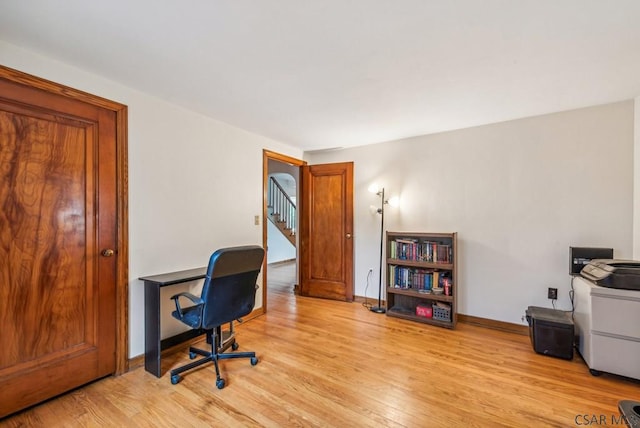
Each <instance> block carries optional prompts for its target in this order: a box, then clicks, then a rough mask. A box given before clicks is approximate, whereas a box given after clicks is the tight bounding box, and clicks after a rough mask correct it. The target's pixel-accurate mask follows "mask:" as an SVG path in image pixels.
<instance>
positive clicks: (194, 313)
mask: <svg viewBox="0 0 640 428" xmlns="http://www.w3.org/2000/svg"><path fill="white" fill-rule="evenodd" d="M201 308H202V307H201V306H190V307H188V308H184V309H183V310H182V316H180V314H179V313H178V311H173V312H171V315H172V316H173V317H174V318H175V319H177V320H178V321H182V322H183V323H185V324H186V325H188V326H189V327H191V328H200V325H201V323H202V316H201V315H202V310H201Z"/></svg>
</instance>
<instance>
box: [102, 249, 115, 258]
mask: <svg viewBox="0 0 640 428" xmlns="http://www.w3.org/2000/svg"><path fill="white" fill-rule="evenodd" d="M101 254H102V255H103V256H104V257H111V256H113V250H112V249H111V248H107V249H105V250H102V253H101Z"/></svg>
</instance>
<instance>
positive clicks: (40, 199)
mask: <svg viewBox="0 0 640 428" xmlns="http://www.w3.org/2000/svg"><path fill="white" fill-rule="evenodd" d="M0 77H2V76H0ZM14 77H15V76H14ZM18 80H19V79H18ZM116 122H117V121H116V113H114V111H113V109H109V108H103V107H100V106H97V105H94V104H91V103H87V102H84V101H82V100H78V99H72V98H69V97H68V96H66V95H64V94H60V93H52V92H48V91H44V90H42V89H41V88H35V87H32V86H29V85H25V84H21V83H18V82H16V81H10V80H5V79H2V78H0V337H1V338H2V340H1V342H2V345H1V349H0V417H2V416H5V415H7V414H10V413H13V412H15V411H17V410H20V409H22V408H25V407H27V406H30V405H32V404H35V403H38V402H40V401H43V400H45V399H47V398H50V397H53V396H55V395H58V394H60V393H63V392H65V391H68V390H70V389H72V388H75V387H77V386H80V385H83V384H85V383H87V382H90V381H92V380H95V379H98V378H101V377H104V376H107V375H110V374H113V373H115V372H116V366H117V361H116V340H117V335H116V331H117V328H118V326H117V316H116V315H117V314H118V312H119V310H120V309H119V308H117V303H118V304H119V302H118V289H117V286H116V282H117V278H118V275H119V274H118V273H117V269H116V260H117V259H118V257H117V256H116V252H117V251H118V244H119V236H120V235H119V232H118V218H119V215H118V212H119V211H118V209H119V207H118V202H117V201H118V192H117V190H116V188H117V186H116V181H117V171H116V165H117V162H116V159H117V156H118V154H117V145H116V134H117V129H116Z"/></svg>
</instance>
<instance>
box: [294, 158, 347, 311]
mask: <svg viewBox="0 0 640 428" xmlns="http://www.w3.org/2000/svg"><path fill="white" fill-rule="evenodd" d="M300 176H301V182H302V183H301V184H302V204H301V211H300V265H301V266H300V294H301V295H303V296H311V297H321V298H326V299H334V300H344V301H349V302H350V301H352V300H353V162H344V163H333V164H323V165H310V166H302V168H301V174H300Z"/></svg>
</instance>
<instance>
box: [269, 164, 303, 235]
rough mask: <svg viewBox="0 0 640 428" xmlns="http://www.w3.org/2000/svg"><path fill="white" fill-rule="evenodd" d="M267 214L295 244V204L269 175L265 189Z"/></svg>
mask: <svg viewBox="0 0 640 428" xmlns="http://www.w3.org/2000/svg"><path fill="white" fill-rule="evenodd" d="M267 215H268V218H269V220H271V222H272V223H273V224H274V225H275V226H276V227H277V228H278V230H279V231H280V232H282V234H283V235H284V237H285V238H287V240H288V241H289V242H291V244H292V245H293V246H294V247H295V246H296V217H297V216H296V205H295V204H294V203H293V201H292V200H291V198H290V197H289V195H287V193H286V192H285V191H284V189H283V188H282V186H281V185H280V183H278V181H277V180H276V179H275V178H273V177H269V184H268V189H267Z"/></svg>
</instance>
